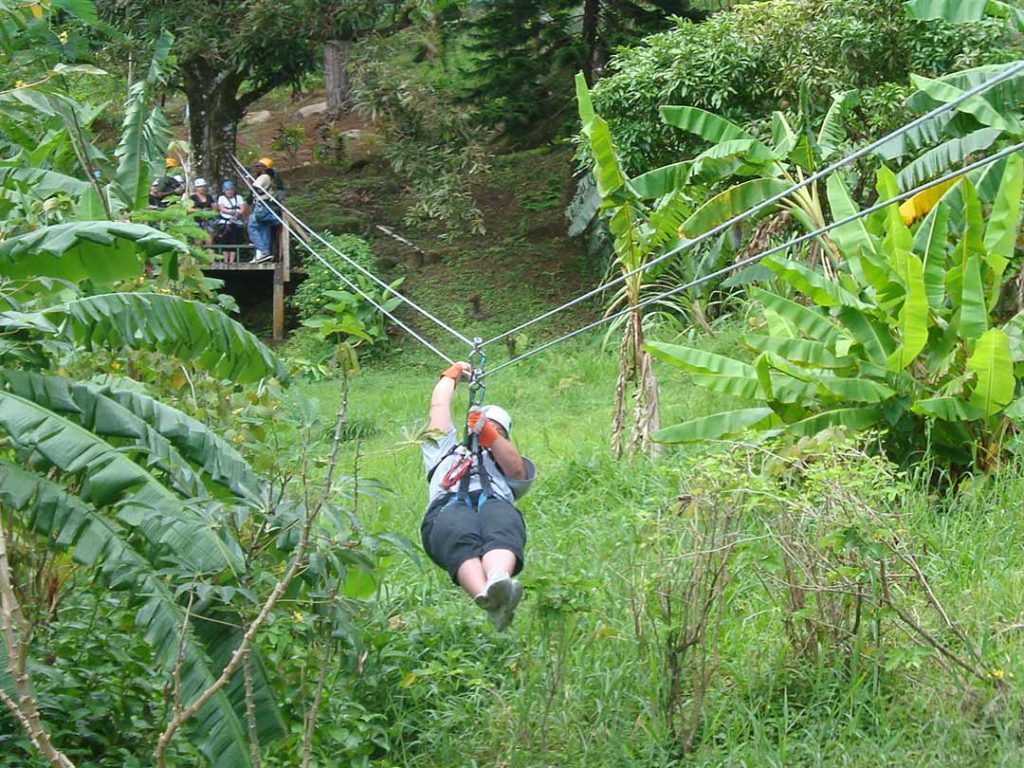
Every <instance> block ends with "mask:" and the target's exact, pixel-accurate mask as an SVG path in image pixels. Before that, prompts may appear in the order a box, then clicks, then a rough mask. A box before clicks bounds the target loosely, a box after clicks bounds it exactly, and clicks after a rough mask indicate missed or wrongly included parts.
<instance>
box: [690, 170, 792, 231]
mask: <svg viewBox="0 0 1024 768" xmlns="http://www.w3.org/2000/svg"><path fill="white" fill-rule="evenodd" d="M790 186H791V185H789V184H787V183H786V182H784V181H781V180H779V179H751V180H750V181H744V182H741V183H740V184H736V185H734V186H732V187H729V189H726V190H725V191H723V192H720V193H719V194H717V195H715V196H714V197H712V198H711V199H710V200H708V201H707V202H706V203H704V205H702V206H701V207H700V208H698V209H697V210H696V211H694V213H693V215H692V216H690V218H688V219H687V220H686V221H685V222H683V226H682V230H683V234H684V235H685V236H686V237H689V238H691V239H692V238H695V237H697V236H699V235H702V234H704V233H705V232H707V231H709V230H711V229H714V228H715V227H717V226H718V225H719V224H722V223H724V222H726V221H729V220H730V219H732V218H735V217H736V216H738V215H739V214H741V213H746V212H747V211H749V210H750V209H751V208H754V207H755V206H757V205H759V204H760V203H763V202H764V201H765V200H769V199H771V198H773V197H775V196H776V195H781V194H782V193H783V192H786V191H787V190H789V188H790ZM765 213H766V211H762V212H761V214H760V215H762V216H763V215H765Z"/></svg>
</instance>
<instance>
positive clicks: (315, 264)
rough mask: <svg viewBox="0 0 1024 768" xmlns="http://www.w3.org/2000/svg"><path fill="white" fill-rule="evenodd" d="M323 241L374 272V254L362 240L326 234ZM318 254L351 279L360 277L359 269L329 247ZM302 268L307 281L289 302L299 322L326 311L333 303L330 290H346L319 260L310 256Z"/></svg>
mask: <svg viewBox="0 0 1024 768" xmlns="http://www.w3.org/2000/svg"><path fill="white" fill-rule="evenodd" d="M323 238H324V239H325V240H326V241H327V242H329V243H330V244H331V245H333V246H334V247H335V248H337V249H338V250H339V251H341V252H342V253H344V254H345V255H346V256H348V257H349V258H350V259H352V260H353V261H354V262H356V263H357V264H358V265H359V266H361V267H363V268H364V269H368V270H370V271H371V272H372V271H373V258H374V257H373V251H371V250H370V246H369V245H368V244H367V242H366V241H365V240H363V239H362V238H361V237H356V236H355V235H333V234H331V233H330V232H325V233H323ZM317 253H318V254H319V255H320V256H321V257H323V258H324V259H326V260H327V261H328V262H330V264H331V265H332V266H334V267H335V268H336V269H337V270H338V271H339V272H341V274H343V275H345V277H347V278H348V279H349V280H352V281H353V282H354V281H355V280H356V278H357V277H358V276H359V274H360V272H359V270H358V269H356V268H355V267H353V266H352V265H351V264H347V263H346V262H345V261H344V260H343V259H341V258H339V257H338V256H337V255H336V254H334V253H332V252H331V251H330V250H328V249H327V248H323V247H320V248H317ZM303 266H305V268H306V279H305V280H303V281H302V282H301V283H300V284H299V287H298V288H296V289H295V293H294V294H293V295H292V297H291V299H290V301H291V305H292V306H293V307H294V308H295V311H296V312H298V313H299V319H300V320H309V319H310V318H312V317H315V316H316V315H319V314H320V313H321V312H323V310H324V308H325V307H326V306H327V305H328V304H331V303H332V302H333V301H334V299H332V298H331V297H330V296H329V295H328V294H327V291H336V290H339V289H343V288H345V285H344V283H343V282H342V281H341V280H339V279H338V276H337V275H335V274H334V273H333V272H332V271H331V270H330V269H328V268H327V267H326V266H325V265H324V263H323V262H322V261H320V259H317V258H314V257H312V256H309V255H307V256H306V257H305V258H304V260H303Z"/></svg>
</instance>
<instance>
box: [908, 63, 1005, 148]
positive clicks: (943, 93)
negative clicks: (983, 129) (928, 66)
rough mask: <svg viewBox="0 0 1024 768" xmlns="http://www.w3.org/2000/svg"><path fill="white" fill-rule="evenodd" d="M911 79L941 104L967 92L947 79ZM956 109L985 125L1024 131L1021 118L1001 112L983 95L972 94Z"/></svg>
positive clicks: (915, 76)
mask: <svg viewBox="0 0 1024 768" xmlns="http://www.w3.org/2000/svg"><path fill="white" fill-rule="evenodd" d="M910 80H911V82H913V83H914V85H915V86H916V87H917V88H919V89H920V90H921V91H922V92H923V93H925V94H927V95H928V96H929V97H931V98H932V99H934V100H935V101H937V102H939V103H940V104H946V103H949V102H951V101H953V100H955V99H958V98H960V97H961V96H962V95H963V94H964V93H965V91H964V90H963V89H961V88H958V87H956V86H955V85H952V84H951V83H950V82H948V81H946V80H933V79H931V78H929V77H922V76H921V75H911V76H910ZM956 110H957V111H958V112H964V113H966V114H969V115H973V116H974V117H975V118H976V119H977V120H978V122H979V123H981V124H982V125H984V126H988V127H990V128H998V129H999V130H1002V131H1008V132H1009V133H1012V134H1015V135H1019V134H1022V133H1024V125H1022V124H1021V122H1020V120H1018V119H1017V118H1016V117H1015V116H1014V115H1013V114H1012V113H1010V112H1000V111H999V110H997V109H996V108H995V107H994V106H992V104H991V103H990V102H989V101H987V100H986V99H985V98H984V97H983V96H980V95H978V96H972V97H971V98H969V99H967V100H966V101H962V102H960V103H959V104H958V105H957V107H956Z"/></svg>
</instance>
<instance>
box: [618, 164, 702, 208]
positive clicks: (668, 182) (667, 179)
mask: <svg viewBox="0 0 1024 768" xmlns="http://www.w3.org/2000/svg"><path fill="white" fill-rule="evenodd" d="M691 165H692V163H691V161H689V160H684V161H683V162H681V163H672V164H671V165H666V166H662V167H661V168H655V169H654V170H653V171H648V172H647V173H643V174H640V175H639V176H637V177H636V178H633V179H631V180H630V182H629V183H630V185H631V186H632V187H633V189H634V191H635V192H636V193H637V195H639V196H640V197H642V198H643V199H644V200H654V199H656V198H659V197H664V196H665V195H668V194H671V193H672V192H675V191H676V190H679V189H682V188H683V187H685V186H686V183H687V179H689V176H690V167H691Z"/></svg>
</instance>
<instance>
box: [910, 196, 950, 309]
mask: <svg viewBox="0 0 1024 768" xmlns="http://www.w3.org/2000/svg"><path fill="white" fill-rule="evenodd" d="M948 244H949V211H948V209H947V208H946V206H944V205H939V206H937V207H935V208H934V209H932V211H931V213H929V214H928V216H927V217H926V218H925V220H924V221H923V222H922V223H921V227H920V228H919V229H918V231H917V236H916V237H915V239H914V249H915V250H917V251H918V252H920V253H923V254H924V290H925V293H926V294H927V296H928V306H929V307H930V308H931V309H933V310H938V309H940V308H941V307H942V305H943V304H944V303H945V300H946V259H947V254H946V248H947V246H948Z"/></svg>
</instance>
